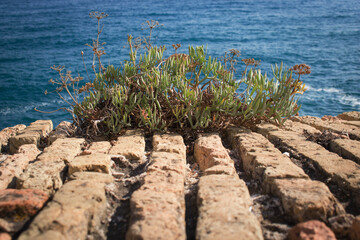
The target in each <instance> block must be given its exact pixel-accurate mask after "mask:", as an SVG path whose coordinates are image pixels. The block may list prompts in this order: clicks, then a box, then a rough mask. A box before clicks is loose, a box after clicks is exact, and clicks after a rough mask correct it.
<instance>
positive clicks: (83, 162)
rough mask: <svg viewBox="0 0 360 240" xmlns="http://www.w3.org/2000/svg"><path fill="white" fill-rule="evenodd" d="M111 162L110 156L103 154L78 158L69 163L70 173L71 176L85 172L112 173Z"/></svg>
mask: <svg viewBox="0 0 360 240" xmlns="http://www.w3.org/2000/svg"><path fill="white" fill-rule="evenodd" d="M110 161H111V158H110V156H109V155H107V154H103V153H94V154H90V155H81V156H77V157H75V158H74V159H73V160H72V161H71V162H70V163H69V165H68V166H69V170H68V173H69V175H71V174H73V173H74V172H84V171H89V172H100V173H110Z"/></svg>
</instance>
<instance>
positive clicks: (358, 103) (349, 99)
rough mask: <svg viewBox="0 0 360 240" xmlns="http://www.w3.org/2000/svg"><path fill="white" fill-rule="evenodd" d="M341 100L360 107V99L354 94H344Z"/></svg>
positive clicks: (343, 102)
mask: <svg viewBox="0 0 360 240" xmlns="http://www.w3.org/2000/svg"><path fill="white" fill-rule="evenodd" d="M340 102H341V103H342V104H347V105H351V106H352V107H360V99H359V98H356V97H354V96H349V95H344V96H342V97H341V98H340Z"/></svg>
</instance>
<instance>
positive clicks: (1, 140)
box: [0, 124, 26, 150]
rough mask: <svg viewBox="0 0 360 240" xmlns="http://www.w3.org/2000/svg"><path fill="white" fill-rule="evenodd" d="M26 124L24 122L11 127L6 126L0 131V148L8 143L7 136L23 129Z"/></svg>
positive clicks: (11, 135) (9, 136)
mask: <svg viewBox="0 0 360 240" xmlns="http://www.w3.org/2000/svg"><path fill="white" fill-rule="evenodd" d="M25 128H26V126H25V125H24V124H18V125H15V126H13V127H7V128H4V129H3V130H1V131H0V150H1V147H2V146H5V145H7V144H8V141H9V138H11V137H13V136H15V135H16V134H17V133H18V132H20V131H22V130H24V129H25Z"/></svg>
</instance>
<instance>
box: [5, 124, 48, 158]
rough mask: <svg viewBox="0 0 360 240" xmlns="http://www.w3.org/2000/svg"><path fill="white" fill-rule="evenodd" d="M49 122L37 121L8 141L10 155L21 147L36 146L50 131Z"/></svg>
mask: <svg viewBox="0 0 360 240" xmlns="http://www.w3.org/2000/svg"><path fill="white" fill-rule="evenodd" d="M52 128H53V124H52V121H51V120H37V121H35V122H33V123H31V124H30V126H28V127H26V128H25V129H24V130H23V131H22V132H20V133H19V135H16V136H14V137H11V138H10V139H9V145H10V153H16V152H17V150H18V149H19V147H20V146H21V145H24V144H35V145H37V146H38V144H39V143H40V138H41V137H45V136H47V134H48V133H49V132H50V131H51V130H52Z"/></svg>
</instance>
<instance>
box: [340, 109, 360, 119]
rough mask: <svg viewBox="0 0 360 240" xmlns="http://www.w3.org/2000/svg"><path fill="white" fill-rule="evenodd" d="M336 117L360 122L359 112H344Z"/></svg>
mask: <svg viewBox="0 0 360 240" xmlns="http://www.w3.org/2000/svg"><path fill="white" fill-rule="evenodd" d="M337 117H338V118H340V119H344V120H348V121H360V112H356V111H353V112H344V113H341V114H339V115H338V116H337Z"/></svg>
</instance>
